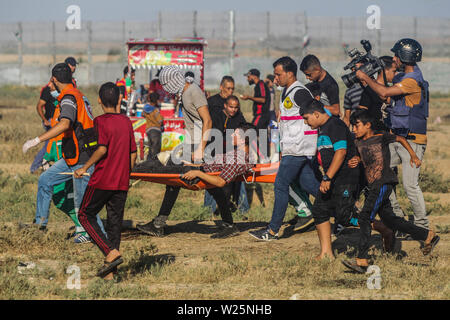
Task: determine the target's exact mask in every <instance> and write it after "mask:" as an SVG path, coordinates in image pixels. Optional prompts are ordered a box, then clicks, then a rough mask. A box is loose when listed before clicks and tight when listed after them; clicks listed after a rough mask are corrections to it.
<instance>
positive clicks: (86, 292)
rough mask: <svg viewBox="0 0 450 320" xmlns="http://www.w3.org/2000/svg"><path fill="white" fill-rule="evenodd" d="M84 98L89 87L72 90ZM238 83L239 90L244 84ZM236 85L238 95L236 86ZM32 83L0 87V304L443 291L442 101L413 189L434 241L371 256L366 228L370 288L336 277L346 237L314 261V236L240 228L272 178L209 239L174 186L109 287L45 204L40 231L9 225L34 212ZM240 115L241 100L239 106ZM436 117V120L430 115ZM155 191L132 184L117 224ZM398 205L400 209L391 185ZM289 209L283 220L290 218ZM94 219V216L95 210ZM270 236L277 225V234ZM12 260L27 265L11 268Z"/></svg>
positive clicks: (191, 195) (151, 212) (92, 250)
mask: <svg viewBox="0 0 450 320" xmlns="http://www.w3.org/2000/svg"><path fill="white" fill-rule="evenodd" d="M82 90H83V91H84V92H85V93H86V95H87V96H88V98H89V100H90V101H91V102H93V103H94V110H95V113H96V114H97V115H98V114H99V113H100V110H99V107H98V106H97V105H96V103H95V102H96V100H97V98H96V90H97V88H96V87H90V88H82ZM247 90H248V89H247ZM238 91H241V92H242V88H239V89H238ZM38 93H39V88H36V87H14V86H7V87H1V88H0V114H1V115H2V119H1V120H0V299H290V298H297V299H387V300H392V299H449V298H450V281H449V275H450V264H449V262H450V259H449V258H450V245H449V242H450V234H449V233H450V213H449V211H450V181H449V178H450V170H449V169H448V168H449V167H450V158H449V155H450V139H449V138H448V137H449V136H450V96H446V95H434V96H432V99H431V108H430V119H429V124H430V125H429V127H430V131H429V144H428V146H427V151H426V153H425V160H424V161H423V171H422V179H421V182H420V183H421V186H422V188H423V191H424V194H425V200H426V204H427V210H428V211H429V218H430V221H431V224H432V226H433V228H434V229H435V230H436V231H438V232H439V234H440V236H441V242H440V243H439V245H438V246H437V247H436V250H435V251H434V252H433V254H432V256H431V257H424V256H423V255H422V253H421V252H420V250H419V244H418V243H417V242H415V241H404V242H402V251H403V253H404V255H405V256H404V257H403V259H396V258H395V257H393V256H385V255H382V253H381V251H380V247H381V240H380V237H379V235H378V234H377V233H375V232H374V233H373V239H372V241H373V249H372V250H371V253H372V254H373V258H374V264H376V265H377V266H379V267H380V271H381V289H380V290H370V289H368V287H367V285H366V281H367V279H368V277H369V275H355V274H351V273H348V272H346V270H345V267H344V266H343V265H342V264H341V263H340V260H342V259H343V258H344V257H345V256H347V255H348V256H352V255H353V254H354V250H355V246H356V244H357V233H354V232H353V233H349V234H346V235H343V236H341V237H339V238H337V239H336V238H333V247H334V249H335V252H336V257H337V259H336V260H334V261H330V260H328V261H320V262H317V261H314V260H313V259H312V258H313V257H314V256H315V255H316V254H317V253H318V250H319V242H318V239H317V235H316V233H315V231H314V232H308V233H304V234H295V235H293V236H291V237H289V238H282V239H280V240H278V241H272V242H270V243H261V242H257V241H255V240H254V239H253V238H252V237H250V236H249V235H248V233H247V231H248V230H251V229H254V228H258V227H262V226H264V225H265V223H266V222H268V221H269V220H270V216H271V211H272V204H273V185H264V196H265V201H266V203H267V207H266V208H263V207H262V206H261V205H260V203H259V201H258V200H257V199H255V200H254V201H253V206H252V208H251V210H250V212H249V213H248V220H243V217H242V216H241V215H239V214H237V215H235V220H236V222H237V225H238V227H239V228H240V230H241V231H242V233H241V234H240V235H239V236H237V237H233V238H230V239H224V240H212V239H210V235H211V234H212V233H213V232H214V228H215V223H214V222H215V220H214V219H217V218H213V217H212V216H211V213H210V212H208V211H207V210H206V209H205V208H203V207H202V203H203V192H193V191H187V190H182V191H181V193H180V196H179V199H178V202H177V204H176V205H175V208H174V210H173V212H172V214H171V216H170V220H169V221H168V224H169V231H170V234H169V235H167V236H165V237H163V238H153V237H149V236H146V235H142V234H139V233H137V232H136V231H134V230H127V231H124V233H123V241H122V244H121V252H122V254H123V257H124V259H125V262H124V264H122V265H121V266H120V267H119V279H120V281H119V282H118V283H108V282H105V281H103V280H101V279H98V278H96V277H95V273H96V270H97V269H98V268H99V267H100V266H101V264H102V261H103V256H102V255H101V253H100V251H99V250H98V248H96V247H94V246H93V245H92V244H83V245H75V244H74V243H73V242H72V241H71V240H66V235H67V233H68V232H69V227H70V226H71V225H72V223H71V222H70V221H69V219H68V218H67V216H66V215H64V214H63V213H62V212H60V211H58V210H57V209H56V208H54V207H53V206H52V207H51V212H50V222H49V231H48V232H47V233H45V234H43V233H41V232H39V231H37V230H28V231H26V230H25V231H24V230H21V229H19V228H18V224H19V223H20V222H23V223H30V222H31V221H32V219H33V217H34V212H35V202H36V189H37V181H38V177H39V174H30V173H29V167H30V164H31V162H32V160H33V158H34V156H35V154H36V153H37V151H38V150H37V148H35V149H32V150H31V152H29V153H27V154H26V155H23V154H22V152H21V147H22V144H23V143H24V142H25V141H26V140H27V139H30V138H33V137H35V136H36V135H38V134H40V133H41V131H42V128H41V124H40V120H39V118H38V116H37V114H36V111H35V105H36V102H37V99H38ZM242 108H243V111H244V114H245V116H246V117H247V119H248V120H250V110H251V108H250V105H249V104H243V106H242ZM438 117H439V119H440V121H439V120H438V121H436V119H437V118H438ZM163 194H164V187H163V186H162V185H156V184H150V183H146V182H140V183H139V184H137V185H136V186H135V187H133V188H132V189H130V191H129V195H128V200H127V204H126V211H125V219H128V220H133V223H136V222H146V221H149V220H151V219H152V218H153V217H154V216H155V215H156V214H157V212H158V209H159V206H160V203H161V200H162V197H163ZM399 195H400V202H401V205H402V207H403V208H404V209H405V210H407V212H408V213H412V210H411V208H410V206H409V201H408V200H407V199H406V197H405V194H404V192H403V189H402V187H401V186H399ZM294 214H295V213H294V210H293V208H291V207H290V208H289V209H288V212H287V214H286V218H285V221H287V220H289V219H290V218H292V216H293V215H294ZM101 216H102V217H105V211H102V213H101ZM281 232H282V230H281ZM20 262H34V263H35V265H36V267H35V268H34V269H30V270H29V271H28V272H26V271H24V272H19V270H18V265H19V263H20ZM72 265H76V266H78V267H79V268H80V275H81V289H79V290H77V289H69V288H68V287H67V282H68V279H69V280H70V277H71V275H70V274H67V272H66V271H67V269H68V267H69V266H72Z"/></svg>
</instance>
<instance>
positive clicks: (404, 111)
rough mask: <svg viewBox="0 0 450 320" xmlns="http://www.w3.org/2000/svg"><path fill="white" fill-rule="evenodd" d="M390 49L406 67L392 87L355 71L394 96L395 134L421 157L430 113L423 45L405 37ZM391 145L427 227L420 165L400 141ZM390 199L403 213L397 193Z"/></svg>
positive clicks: (401, 66)
mask: <svg viewBox="0 0 450 320" xmlns="http://www.w3.org/2000/svg"><path fill="white" fill-rule="evenodd" d="M391 51H392V52H393V53H394V54H395V57H394V58H393V61H394V63H395V64H396V66H397V69H399V70H402V69H404V72H400V73H399V74H397V75H396V76H395V77H394V79H393V84H394V85H393V86H392V87H386V86H384V85H383V84H380V83H378V82H377V81H374V80H373V79H372V78H370V77H369V76H367V75H366V74H365V73H363V72H361V71H360V70H358V71H357V72H356V76H357V77H358V79H360V80H363V81H365V82H366V83H367V84H368V86H369V87H370V88H371V89H373V91H375V93H376V94H377V95H378V96H380V98H382V99H386V98H387V97H391V101H392V105H393V108H392V110H391V111H390V121H391V130H392V132H393V133H394V134H396V135H399V136H403V137H405V138H406V139H407V141H408V143H409V144H410V145H411V148H412V149H413V150H414V152H415V153H416V154H417V156H418V158H419V159H420V160H422V159H423V155H424V153H425V148H426V143H427V137H426V131H427V117H428V82H427V81H425V80H424V79H423V76H422V72H421V71H420V68H419V67H418V66H417V64H416V63H417V62H419V61H420V60H421V59H422V47H421V45H420V44H419V43H418V42H417V41H416V40H413V39H408V38H406V39H401V40H399V41H397V43H396V44H395V45H394V47H393V48H392V49H391ZM389 148H390V150H391V166H392V167H393V166H396V165H398V164H400V163H404V164H405V165H404V166H403V187H404V189H405V192H406V195H407V196H408V199H409V201H410V202H411V206H412V208H413V211H414V223H415V224H416V225H417V226H421V227H424V228H428V226H429V221H428V218H427V216H426V209H425V201H424V198H423V194H422V190H421V189H420V187H419V183H418V180H419V172H420V169H419V168H415V167H411V166H410V165H409V156H408V152H407V151H406V149H405V148H403V147H402V146H401V145H400V144H399V143H397V142H396V143H392V144H391V145H390V146H389ZM391 203H392V207H393V208H394V212H395V214H396V215H398V216H404V213H403V212H402V211H401V209H400V206H399V205H398V203H397V200H396V199H395V194H394V193H392V195H391Z"/></svg>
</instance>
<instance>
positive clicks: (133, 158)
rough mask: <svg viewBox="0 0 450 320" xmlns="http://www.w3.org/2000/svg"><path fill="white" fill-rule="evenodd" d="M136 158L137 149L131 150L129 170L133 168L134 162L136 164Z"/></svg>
mask: <svg viewBox="0 0 450 320" xmlns="http://www.w3.org/2000/svg"><path fill="white" fill-rule="evenodd" d="M136 159H137V151H135V152H132V153H131V154H130V162H131V163H130V165H131V170H133V168H134V166H135V164H136Z"/></svg>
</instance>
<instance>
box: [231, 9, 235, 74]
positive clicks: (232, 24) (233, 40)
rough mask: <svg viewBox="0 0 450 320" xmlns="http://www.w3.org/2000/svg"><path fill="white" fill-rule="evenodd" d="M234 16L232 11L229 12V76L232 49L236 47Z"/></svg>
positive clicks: (232, 66) (232, 56) (232, 63)
mask: <svg viewBox="0 0 450 320" xmlns="http://www.w3.org/2000/svg"><path fill="white" fill-rule="evenodd" d="M235 22H236V21H235V16H234V10H231V11H230V74H233V69H234V61H233V60H234V49H235V47H236V42H235V38H234V36H235Z"/></svg>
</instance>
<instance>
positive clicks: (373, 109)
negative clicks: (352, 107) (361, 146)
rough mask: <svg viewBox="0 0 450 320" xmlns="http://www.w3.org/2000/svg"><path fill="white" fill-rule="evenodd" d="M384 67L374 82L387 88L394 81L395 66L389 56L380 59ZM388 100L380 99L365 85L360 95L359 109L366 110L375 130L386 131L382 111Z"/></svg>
mask: <svg viewBox="0 0 450 320" xmlns="http://www.w3.org/2000/svg"><path fill="white" fill-rule="evenodd" d="M380 60H381V61H382V62H383V64H384V67H383V69H381V70H380V71H379V72H378V76H377V78H376V80H375V81H376V82H377V83H379V84H381V85H384V86H386V87H387V86H388V83H391V82H392V81H393V79H394V76H395V72H396V70H397V65H396V64H395V63H394V59H393V58H392V57H389V56H383V57H380ZM388 100H389V98H387V99H383V98H382V97H380V96H379V95H378V94H377V93H376V92H375V91H374V90H373V89H372V88H371V87H370V86H368V85H366V86H365V87H364V89H363V92H362V94H361V99H360V101H359V109H367V110H368V111H369V114H370V116H371V117H372V118H374V119H375V120H376V123H375V127H374V129H375V130H385V131H386V130H388V128H387V127H386V125H385V123H384V121H383V111H384V110H385V108H386V106H387V105H388Z"/></svg>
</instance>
